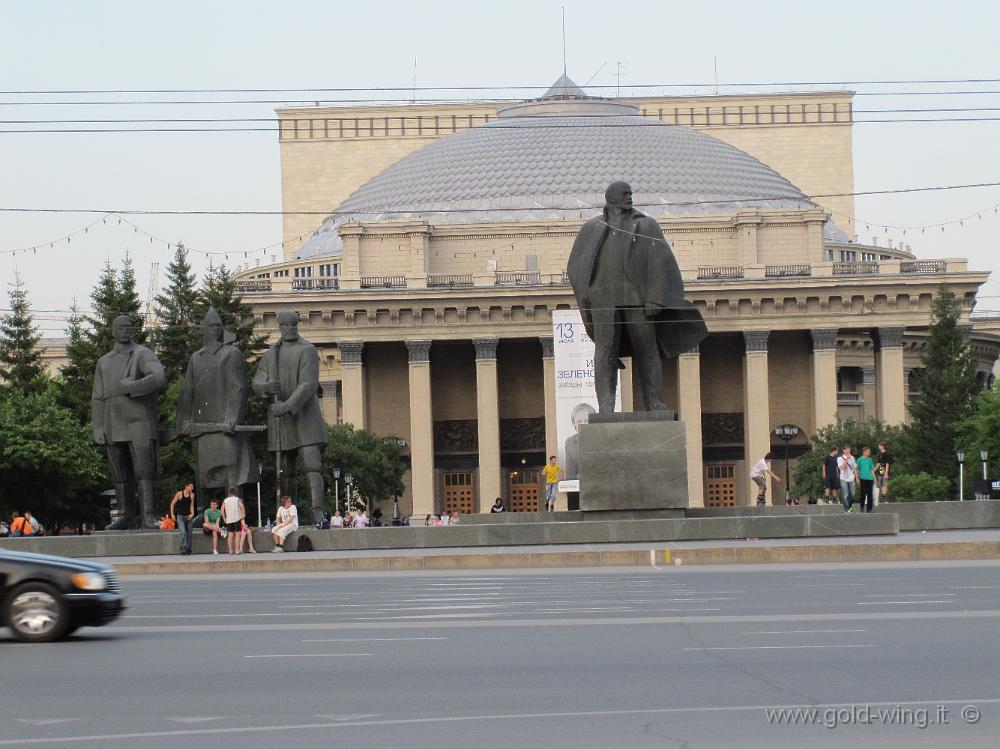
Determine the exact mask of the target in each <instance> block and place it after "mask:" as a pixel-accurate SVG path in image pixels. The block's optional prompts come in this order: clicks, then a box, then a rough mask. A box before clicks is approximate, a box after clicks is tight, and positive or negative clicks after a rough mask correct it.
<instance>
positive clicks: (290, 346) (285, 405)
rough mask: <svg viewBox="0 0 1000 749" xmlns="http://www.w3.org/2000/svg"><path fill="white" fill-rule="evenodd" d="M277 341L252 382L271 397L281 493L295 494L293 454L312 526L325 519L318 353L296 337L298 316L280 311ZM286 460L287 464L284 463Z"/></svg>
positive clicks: (272, 446)
mask: <svg viewBox="0 0 1000 749" xmlns="http://www.w3.org/2000/svg"><path fill="white" fill-rule="evenodd" d="M278 330H279V331H280V334H281V337H280V339H279V340H278V342H277V343H276V344H275V345H273V346H271V348H269V349H268V350H267V351H265V352H264V355H263V356H262V357H261V359H260V363H259V364H258V365H257V373H256V374H255V375H254V378H253V383H252V384H253V391H254V393H256V394H257V396H258V397H261V398H266V397H269V396H270V397H271V398H272V399H273V402H272V404H271V407H270V409H269V410H268V419H267V449H268V450H271V451H274V452H277V453H279V456H278V457H279V460H281V461H282V462H283V464H284V466H285V468H284V471H283V478H282V486H281V493H282V495H288V496H293V497H294V496H295V495H296V492H295V470H294V465H295V463H294V462H293V461H294V459H295V457H296V453H297V457H298V460H299V462H300V463H301V464H302V467H303V468H304V469H305V474H306V478H307V479H308V480H309V496H310V499H311V500H312V511H313V522H314V523H317V524H319V523H321V522H322V520H323V473H322V470H323V466H322V460H321V457H322V454H323V448H324V447H325V446H326V441H327V437H328V433H327V429H326V422H325V421H323V414H322V413H320V410H319V399H318V397H317V393H318V391H319V354H317V353H316V347H315V346H313V345H312V344H311V343H309V341H307V340H305V339H304V338H301V337H300V336H299V315H298V313H297V312H280V313H278ZM286 460H287V462H285V461H286Z"/></svg>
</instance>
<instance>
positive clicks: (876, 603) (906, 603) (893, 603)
mask: <svg viewBox="0 0 1000 749" xmlns="http://www.w3.org/2000/svg"><path fill="white" fill-rule="evenodd" d="M924 603H955V602H954V601H858V606H883V605H884V606H912V605H914V604H916V605H920V604H924Z"/></svg>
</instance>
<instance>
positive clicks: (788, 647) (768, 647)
mask: <svg viewBox="0 0 1000 749" xmlns="http://www.w3.org/2000/svg"><path fill="white" fill-rule="evenodd" d="M873 647H875V646H874V645H745V646H742V647H729V648H714V647H713V648H684V649H685V650H819V649H828V648H873Z"/></svg>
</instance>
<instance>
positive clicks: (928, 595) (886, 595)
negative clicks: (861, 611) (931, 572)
mask: <svg viewBox="0 0 1000 749" xmlns="http://www.w3.org/2000/svg"><path fill="white" fill-rule="evenodd" d="M956 595H958V594H957V593H865V598H934V597H935V596H956Z"/></svg>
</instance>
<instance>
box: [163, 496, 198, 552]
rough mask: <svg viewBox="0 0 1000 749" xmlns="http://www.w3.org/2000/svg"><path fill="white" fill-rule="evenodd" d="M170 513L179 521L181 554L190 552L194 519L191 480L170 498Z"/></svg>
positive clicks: (178, 530) (178, 531)
mask: <svg viewBox="0 0 1000 749" xmlns="http://www.w3.org/2000/svg"><path fill="white" fill-rule="evenodd" d="M169 514H170V515H171V516H173V518H174V522H175V523H177V534H178V535H179V536H180V537H181V554H185V555H186V554H190V553H191V521H193V520H194V484H192V483H191V482H190V481H189V482H188V483H186V484H185V485H184V488H183V489H181V490H180V491H179V492H177V493H176V494H175V495H174V498H173V499H172V500H170V511H169Z"/></svg>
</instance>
